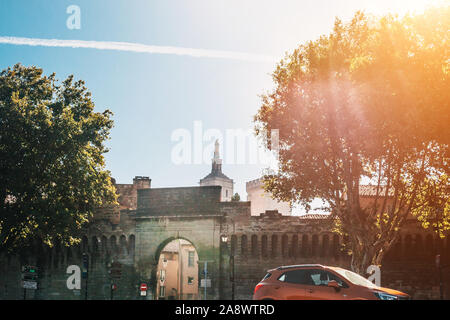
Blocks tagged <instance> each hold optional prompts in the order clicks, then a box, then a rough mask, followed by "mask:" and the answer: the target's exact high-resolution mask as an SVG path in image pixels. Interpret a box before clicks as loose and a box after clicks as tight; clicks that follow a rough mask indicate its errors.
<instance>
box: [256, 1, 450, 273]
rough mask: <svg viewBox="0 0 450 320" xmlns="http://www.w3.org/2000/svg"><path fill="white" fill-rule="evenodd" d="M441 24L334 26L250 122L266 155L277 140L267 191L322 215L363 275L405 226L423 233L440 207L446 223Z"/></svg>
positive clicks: (394, 21) (448, 134)
mask: <svg viewBox="0 0 450 320" xmlns="http://www.w3.org/2000/svg"><path fill="white" fill-rule="evenodd" d="M449 19H450V9H449V8H441V9H430V10H428V11H427V12H425V13H424V14H422V15H417V16H405V17H400V18H399V17H397V16H391V15H388V16H384V17H379V18H376V17H369V16H366V15H364V14H363V13H361V12H358V13H356V14H355V16H354V18H353V19H352V20H351V21H350V22H348V23H342V22H341V21H340V20H339V19H337V20H336V22H335V26H334V29H333V32H332V33H331V34H330V35H328V36H322V37H320V38H319V39H318V40H316V41H311V42H309V43H307V44H304V45H301V46H299V47H298V48H297V49H296V50H294V52H293V53H291V54H288V55H287V56H286V57H285V59H283V60H281V62H279V64H278V65H277V67H276V70H275V71H274V72H273V80H274V83H275V89H274V90H273V91H271V92H269V93H267V94H265V95H263V97H262V106H261V108H260V110H259V111H258V113H257V115H256V116H255V129H256V134H257V135H259V136H261V137H262V139H263V140H264V141H265V145H266V147H267V148H269V149H270V148H271V144H270V139H269V138H268V134H267V132H270V131H271V130H272V129H278V130H279V150H278V155H279V168H278V170H277V171H276V172H274V171H269V172H267V175H266V177H265V188H266V190H268V191H270V192H272V193H273V194H274V195H275V196H276V197H277V198H278V199H281V200H285V201H290V200H293V201H295V202H299V203H302V204H303V205H305V206H307V205H308V203H310V202H311V201H312V200H313V199H314V198H321V199H323V200H324V201H325V202H326V203H328V205H329V207H330V209H331V212H332V215H334V217H335V218H336V222H337V227H338V229H339V231H340V232H342V233H345V234H347V235H348V237H349V243H348V244H347V247H348V248H349V252H350V253H351V255H352V269H353V270H354V271H356V272H358V273H360V274H364V273H365V270H366V268H367V266H368V265H370V264H377V265H381V261H382V259H383V257H384V254H385V253H386V252H387V251H388V250H389V248H391V246H392V245H393V243H394V242H395V241H396V240H397V239H398V235H399V231H400V229H401V227H402V226H403V225H404V223H405V220H406V218H407V217H411V214H414V215H416V216H418V217H419V218H420V220H421V221H422V222H423V223H424V225H426V224H427V223H429V221H430V219H431V220H432V219H435V217H431V216H430V215H429V213H430V212H431V211H433V212H434V209H433V210H429V208H430V206H433V205H435V204H437V203H439V206H440V207H441V208H445V210H444V209H443V210H441V211H442V215H441V216H440V218H441V219H443V217H447V218H445V219H447V220H446V221H448V217H449V191H450V188H449V179H447V178H446V179H443V178H441V177H443V176H444V175H446V176H448V174H449V171H450V170H449V140H450V127H449V123H450V121H449V120H450V119H449V115H450V97H449V94H450V86H449V70H450V69H449V63H450V57H449V50H448V45H449V44H448V40H449V32H448V25H449V23H450V20H449ZM360 184H371V185H372V188H371V190H372V193H373V197H372V199H373V200H372V201H370V202H368V203H366V202H365V203H361V198H360ZM427 186H428V187H427ZM430 186H433V187H430ZM436 188H437V189H436ZM433 190H439V191H438V195H435V196H432V195H431V193H430V192H432V191H433ZM430 199H434V201H432V200H430ZM437 199H440V200H439V201H438V200H437ZM427 208H428V209H427ZM424 209H425V210H424ZM439 225H440V226H441V227H442V228H444V229H448V226H449V224H448V223H442V222H441V223H440V224H439ZM442 228H441V229H442Z"/></svg>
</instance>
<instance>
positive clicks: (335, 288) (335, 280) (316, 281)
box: [253, 264, 410, 300]
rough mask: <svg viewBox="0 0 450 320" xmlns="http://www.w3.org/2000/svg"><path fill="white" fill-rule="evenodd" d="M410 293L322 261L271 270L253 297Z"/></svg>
mask: <svg viewBox="0 0 450 320" xmlns="http://www.w3.org/2000/svg"><path fill="white" fill-rule="evenodd" d="M409 299H410V297H409V295H407V294H406V293H403V292H400V291H396V290H392V289H387V288H381V287H378V286H376V285H375V284H373V283H372V282H370V281H369V280H367V279H365V278H364V277H362V276H360V275H359V274H356V273H354V272H352V271H348V270H345V269H342V268H337V267H327V266H322V265H319V264H309V265H297V266H287V267H279V268H276V269H273V270H269V271H268V273H267V274H266V276H265V277H264V278H263V279H262V280H261V282H260V283H258V284H257V285H256V287H255V292H254V294H253V300H409Z"/></svg>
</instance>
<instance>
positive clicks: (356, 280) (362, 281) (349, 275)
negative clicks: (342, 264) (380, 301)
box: [333, 268, 378, 288]
mask: <svg viewBox="0 0 450 320" xmlns="http://www.w3.org/2000/svg"><path fill="white" fill-rule="evenodd" d="M333 270H334V271H336V272H337V273H339V274H340V275H341V276H343V277H344V278H345V279H347V280H348V281H350V282H351V283H353V284H356V285H358V286H363V287H368V288H378V286H376V285H375V284H374V283H372V282H370V281H369V280H367V279H366V278H364V277H362V276H360V275H359V274H357V273H354V272H352V271H348V270H345V269H340V268H335V269H333Z"/></svg>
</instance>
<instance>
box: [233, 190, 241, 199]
mask: <svg viewBox="0 0 450 320" xmlns="http://www.w3.org/2000/svg"><path fill="white" fill-rule="evenodd" d="M231 201H241V196H240V195H239V193H237V192H236V193H235V194H234V196H232V197H231Z"/></svg>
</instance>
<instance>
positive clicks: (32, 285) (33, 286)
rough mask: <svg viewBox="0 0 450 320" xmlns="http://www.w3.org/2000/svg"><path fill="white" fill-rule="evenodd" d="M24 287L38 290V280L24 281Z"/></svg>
mask: <svg viewBox="0 0 450 320" xmlns="http://www.w3.org/2000/svg"><path fill="white" fill-rule="evenodd" d="M22 288H24V289H31V290H37V282H36V281H22Z"/></svg>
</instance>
